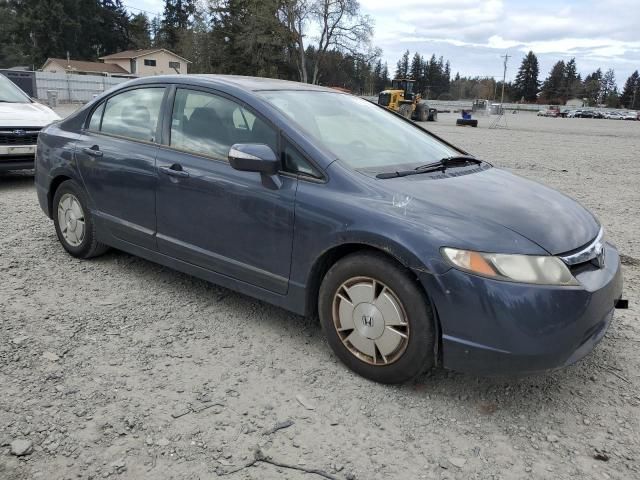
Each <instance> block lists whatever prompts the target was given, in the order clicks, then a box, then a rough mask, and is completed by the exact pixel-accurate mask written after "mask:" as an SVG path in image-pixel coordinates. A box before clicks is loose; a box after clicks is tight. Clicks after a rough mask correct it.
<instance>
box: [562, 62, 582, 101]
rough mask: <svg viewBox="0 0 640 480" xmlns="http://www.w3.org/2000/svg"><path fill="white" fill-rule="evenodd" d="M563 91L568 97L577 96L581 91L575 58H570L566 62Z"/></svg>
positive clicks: (580, 80) (580, 81)
mask: <svg viewBox="0 0 640 480" xmlns="http://www.w3.org/2000/svg"><path fill="white" fill-rule="evenodd" d="M565 92H566V95H567V97H568V98H577V97H579V96H580V94H581V92H582V79H581V78H580V74H579V73H578V67H577V66H576V59H575V58H572V59H571V60H569V61H568V62H567V64H566V68H565Z"/></svg>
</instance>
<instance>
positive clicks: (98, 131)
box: [76, 86, 166, 249]
mask: <svg viewBox="0 0 640 480" xmlns="http://www.w3.org/2000/svg"><path fill="white" fill-rule="evenodd" d="M165 92H166V88H165V87H163V86H144V87H139V88H134V89H131V90H126V91H124V92H121V93H118V94H116V95H114V96H112V97H109V98H108V99H107V100H106V101H104V102H102V103H101V104H100V105H98V106H97V107H96V108H95V109H94V110H93V112H92V114H91V117H90V120H89V122H88V124H87V125H86V128H85V129H84V130H83V132H82V134H81V136H80V139H79V141H78V143H77V144H76V160H77V163H78V167H79V170H80V174H81V175H82V179H83V181H84V184H85V187H86V190H87V193H88V194H89V196H90V198H91V200H92V202H93V206H94V208H95V212H94V214H95V217H96V222H98V223H99V225H100V226H101V227H103V228H105V229H107V230H108V232H110V233H111V234H112V235H114V236H115V237H117V238H118V239H120V240H124V241H127V242H130V243H133V244H135V245H138V246H142V247H145V248H150V249H155V247H156V243H155V227H156V219H155V208H156V197H155V195H156V192H155V189H156V186H157V174H156V168H155V162H156V155H157V152H158V143H157V139H159V138H160V137H159V132H160V128H161V127H160V124H161V122H160V121H159V116H160V112H161V109H162V105H163V99H164V96H165Z"/></svg>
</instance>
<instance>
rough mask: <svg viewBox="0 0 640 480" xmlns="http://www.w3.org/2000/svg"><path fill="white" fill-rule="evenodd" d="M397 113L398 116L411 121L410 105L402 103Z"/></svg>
mask: <svg viewBox="0 0 640 480" xmlns="http://www.w3.org/2000/svg"><path fill="white" fill-rule="evenodd" d="M398 113H399V114H400V115H402V116H403V117H404V118H408V119H409V120H410V119H411V113H412V112H411V105H409V104H408V103H403V104H402V105H400V108H399V109H398Z"/></svg>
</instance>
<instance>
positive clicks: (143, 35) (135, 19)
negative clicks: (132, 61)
mask: <svg viewBox="0 0 640 480" xmlns="http://www.w3.org/2000/svg"><path fill="white" fill-rule="evenodd" d="M150 46H151V24H150V23H149V19H148V18H147V16H146V15H145V14H144V13H142V12H140V13H137V14H135V15H133V16H132V17H131V19H130V21H129V47H128V48H131V49H138V48H149V47H150Z"/></svg>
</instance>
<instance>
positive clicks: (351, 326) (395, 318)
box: [318, 252, 435, 383]
mask: <svg viewBox="0 0 640 480" xmlns="http://www.w3.org/2000/svg"><path fill="white" fill-rule="evenodd" d="M318 311H319V314H320V321H321V323H322V327H323V329H324V331H325V334H326V336H327V341H328V343H329V345H330V346H331V348H332V349H333V351H334V352H335V354H336V355H337V356H338V357H339V358H340V360H342V362H343V363H344V364H345V365H347V366H348V367H349V368H351V369H352V370H353V371H355V372H356V373H358V374H360V375H362V376H363V377H366V378H369V379H371V380H374V381H376V382H382V383H400V382H404V381H406V380H409V379H411V378H413V377H415V376H416V375H419V374H420V373H422V372H423V371H425V370H426V369H428V368H431V367H433V365H434V357H435V354H434V348H435V333H434V332H435V329H434V325H433V316H432V314H431V308H430V307H429V304H428V302H427V300H426V298H425V296H424V294H423V293H422V292H421V290H420V288H419V287H418V285H417V284H416V282H415V280H414V279H413V278H411V277H410V276H409V275H408V274H407V272H405V271H404V270H403V269H402V268H400V267H399V266H398V265H397V264H396V263H395V262H394V261H392V260H390V259H389V258H387V257H385V256H384V255H382V254H377V253H372V252H367V253H355V254H351V255H348V256H346V257H344V258H343V259H341V260H339V261H338V262H337V263H336V264H335V265H333V266H332V267H331V268H330V269H329V271H328V272H327V274H326V275H325V278H324V280H323V282H322V285H321V287H320V293H319V296H318Z"/></svg>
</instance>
